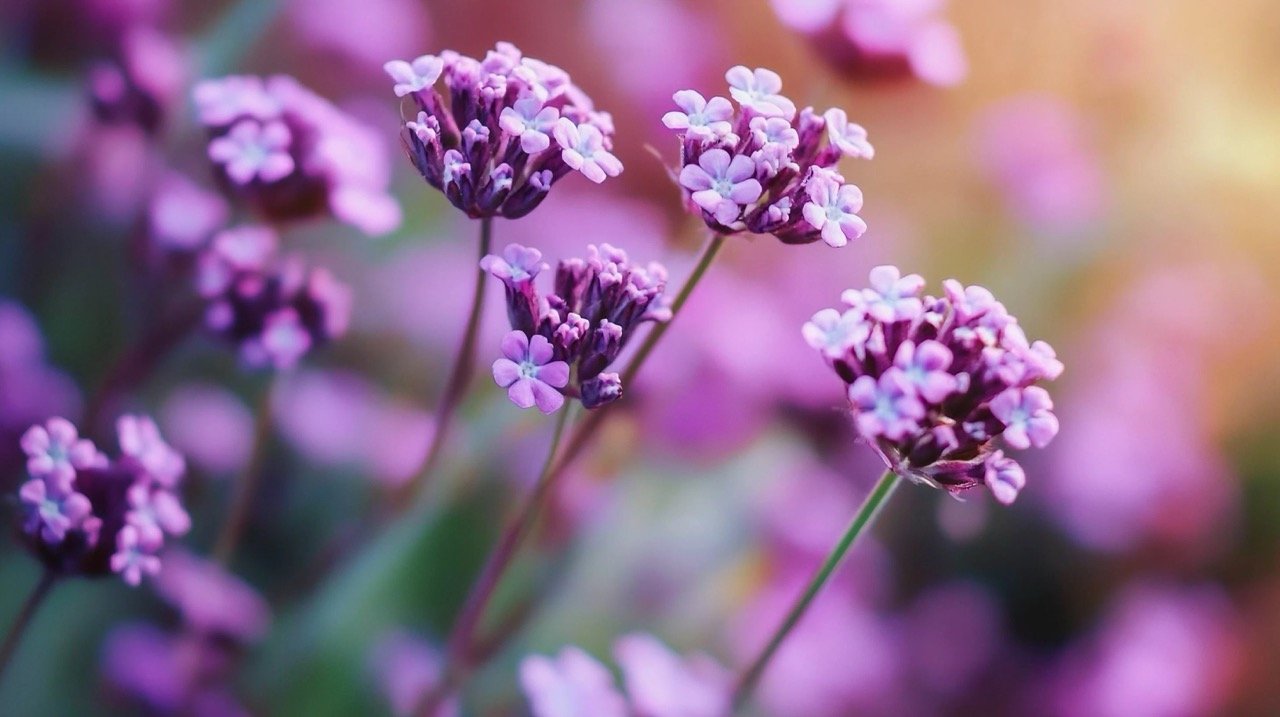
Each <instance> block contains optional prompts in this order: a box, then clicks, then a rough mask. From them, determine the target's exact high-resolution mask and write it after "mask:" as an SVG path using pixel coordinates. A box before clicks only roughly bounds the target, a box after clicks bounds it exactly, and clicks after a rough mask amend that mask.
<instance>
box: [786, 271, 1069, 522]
mask: <svg viewBox="0 0 1280 717" xmlns="http://www.w3.org/2000/svg"><path fill="white" fill-rule="evenodd" d="M943 286H944V289H945V293H944V295H943V296H942V297H941V298H934V297H932V296H923V297H922V296H921V295H920V292H921V289H922V288H923V287H924V279H923V278H921V277H920V276H919V275H917V274H910V275H907V276H902V274H901V273H900V272H899V271H898V269H897V268H896V267H893V266H878V267H876V268H875V269H872V270H871V286H870V287H869V288H866V289H861V290H857V289H850V290H848V291H846V292H844V294H843V295H842V297H841V298H842V299H843V301H844V303H845V304H847V306H848V308H846V309H844V310H843V311H841V310H837V309H824V310H822V311H819V312H818V313H817V314H815V315H814V316H813V319H812V320H811V321H810V322H809V323H807V324H805V326H804V331H803V333H804V337H805V340H806V341H807V342H808V343H809V345H810V346H812V347H813V348H814V349H817V350H818V351H819V352H821V353H822V355H823V357H824V358H825V359H826V360H827V362H828V363H829V364H830V365H831V366H832V368H834V369H835V371H836V373H837V374H838V375H839V376H840V378H841V379H842V380H843V381H844V382H845V383H846V384H848V385H849V389H848V394H849V401H850V403H851V405H852V408H853V411H854V417H855V421H856V424H857V430H858V433H859V434H860V435H861V436H862V437H863V438H865V439H866V440H867V441H868V442H869V443H870V444H871V445H872V446H873V447H875V448H876V450H877V451H878V452H879V453H880V454H881V456H882V457H883V458H884V459H885V461H886V462H888V464H889V465H890V467H891V468H893V470H895V471H896V472H898V473H899V474H900V475H903V476H906V477H909V478H912V479H914V480H918V481H921V482H924V483H928V484H930V485H933V486H935V487H939V488H943V489H945V490H947V491H950V492H952V493H956V492H959V491H962V490H966V489H968V488H972V487H974V486H976V485H978V484H986V486H987V487H988V488H990V489H991V492H992V494H993V495H995V497H996V499H997V500H999V501H1000V502H1002V503H1006V504H1007V503H1011V502H1013V500H1014V498H1016V497H1017V495H1018V491H1019V490H1021V489H1022V487H1023V485H1024V484H1025V483H1026V476H1025V474H1024V473H1023V470H1022V467H1021V466H1019V465H1018V463H1017V462H1015V461H1014V460H1013V459H1012V458H1009V457H1007V456H1005V455H1004V453H1003V451H1001V450H999V449H997V448H996V447H995V439H996V438H997V437H1001V438H1002V439H1003V442H1004V444H1005V445H1006V446H1008V447H1010V448H1016V449H1024V448H1029V447H1031V446H1035V447H1037V448H1043V447H1044V446H1046V445H1048V444H1049V441H1051V440H1052V439H1053V437H1054V436H1055V435H1056V434H1057V432H1058V419H1057V417H1056V416H1055V415H1054V414H1053V401H1052V400H1051V399H1050V398H1049V393H1048V391H1046V390H1045V389H1043V388H1041V387H1039V386H1036V385H1034V384H1035V383H1036V382H1038V381H1040V380H1042V379H1047V380H1053V379H1055V378H1057V377H1058V376H1059V375H1060V374H1061V373H1062V362H1060V361H1058V359H1057V357H1056V356H1055V354H1054V351H1053V348H1052V347H1051V346H1049V344H1047V343H1045V342H1043V341H1036V342H1035V343H1029V342H1028V341H1027V337H1026V335H1025V334H1024V333H1023V331H1022V329H1021V327H1019V326H1018V322H1017V319H1015V318H1014V317H1013V316H1011V315H1010V314H1009V312H1008V311H1006V310H1005V307H1004V305H1002V304H1001V303H1000V302H998V301H996V300H995V297H993V296H992V295H991V292H989V291H987V290H986V289H984V288H982V287H980V286H969V287H966V286H963V285H961V284H960V283H959V282H957V281H955V280H948V281H946V282H945V283H944V284H943Z"/></svg>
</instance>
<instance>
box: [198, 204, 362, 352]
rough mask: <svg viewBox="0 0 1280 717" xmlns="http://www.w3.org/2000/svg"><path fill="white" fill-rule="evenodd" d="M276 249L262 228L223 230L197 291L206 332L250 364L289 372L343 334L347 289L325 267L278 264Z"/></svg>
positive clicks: (290, 261) (203, 264)
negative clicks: (204, 301) (235, 348)
mask: <svg viewBox="0 0 1280 717" xmlns="http://www.w3.org/2000/svg"><path fill="white" fill-rule="evenodd" d="M278 243H279V242H278V239H277V237H276V234H275V232H273V231H272V230H270V229H268V228H266V227H256V226H248V227H239V228H235V229H228V230H226V231H223V232H220V233H219V234H217V235H216V236H214V238H213V240H212V241H211V242H210V244H209V247H208V248H207V249H206V250H205V251H204V252H203V253H202V254H201V255H200V258H199V272H198V276H197V285H198V289H199V291H200V294H201V295H202V296H203V297H204V298H205V299H207V300H208V302H209V304H208V308H207V309H206V311H205V324H206V326H207V327H208V328H209V329H210V330H211V331H213V332H214V333H216V334H218V335H219V336H222V337H224V338H226V339H228V340H229V341H231V342H233V343H234V344H236V345H237V346H238V347H239V349H240V354H241V356H242V357H243V358H244V360H245V362H246V363H248V364H249V365H251V366H272V367H274V368H278V369H287V368H291V367H293V366H294V365H296V364H297V362H298V360H299V359H300V358H302V356H303V355H304V354H306V353H307V351H309V350H310V349H311V348H312V347H315V346H320V345H322V344H324V343H327V342H328V341H330V340H332V339H334V338H337V337H339V336H341V335H342V334H344V333H346V330H347V324H348V322H349V320H350V317H351V290H350V289H349V288H347V287H346V286H345V285H344V284H342V283H340V282H339V281H338V280H337V279H334V278H333V275H332V274H330V273H329V271H328V270H327V269H324V268H314V269H312V270H311V271H310V272H308V271H307V270H306V268H305V267H304V266H303V264H302V262H301V260H300V259H298V258H297V257H292V256H291V257H285V258H283V259H281V258H279V257H278V256H277V246H278Z"/></svg>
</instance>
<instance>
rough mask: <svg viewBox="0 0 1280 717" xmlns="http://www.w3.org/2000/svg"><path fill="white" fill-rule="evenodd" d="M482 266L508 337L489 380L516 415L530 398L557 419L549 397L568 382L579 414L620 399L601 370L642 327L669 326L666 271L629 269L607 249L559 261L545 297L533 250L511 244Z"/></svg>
mask: <svg viewBox="0 0 1280 717" xmlns="http://www.w3.org/2000/svg"><path fill="white" fill-rule="evenodd" d="M480 266H481V267H482V268H483V269H484V270H485V271H487V272H489V273H490V274H492V275H493V276H495V277H497V278H499V279H501V280H502V283H503V285H504V286H505V287H506V296H507V316H508V318H509V319H510V321H511V328H512V329H514V331H512V332H511V333H510V334H508V335H507V337H506V338H505V339H504V340H503V353H504V354H505V355H506V358H505V359H499V360H498V362H497V363H495V364H494V367H493V372H494V373H493V377H494V380H495V381H497V382H498V384H499V385H501V386H503V387H504V388H506V387H511V400H512V401H513V402H515V403H516V405H518V406H520V407H521V408H528V407H529V406H532V405H533V404H534V402H535V401H534V400H532V399H534V398H535V397H536V399H537V400H536V403H537V404H538V407H539V408H540V409H541V410H542V411H543V412H544V413H550V412H552V411H555V410H556V409H557V408H559V407H560V404H561V403H562V400H561V399H559V398H558V394H557V397H553V396H552V394H554V393H556V392H555V391H551V390H550V389H553V388H555V389H559V388H565V387H566V386H567V385H568V383H569V380H570V378H571V377H572V378H573V379H575V386H574V387H570V391H577V395H578V396H579V397H580V398H581V400H582V405H583V406H584V407H586V408H596V407H598V406H602V405H604V404H606V403H610V402H612V401H616V400H617V399H618V398H619V397H621V396H622V388H623V387H622V381H621V378H620V377H619V376H618V374H616V373H605V369H607V368H609V365H610V364H612V363H613V361H614V359H616V358H617V357H618V354H620V353H621V352H622V349H623V348H624V347H625V346H626V344H627V342H628V341H629V340H630V339H631V337H632V336H634V335H635V331H636V329H637V328H638V327H639V326H640V324H642V323H644V322H646V321H666V320H667V319H668V318H669V314H670V312H669V310H668V309H667V308H666V307H665V306H664V305H663V303H662V292H663V290H664V289H665V288H666V284H667V271H666V269H665V268H663V267H662V265H661V264H657V263H650V264H649V266H648V267H640V266H636V265H633V264H632V263H631V261H630V259H628V258H627V253H626V252H624V251H622V250H621V249H617V248H615V247H612V246H609V245H608V244H602V245H600V246H599V247H596V246H594V245H590V246H588V247H587V258H586V259H578V258H574V259H566V260H563V261H561V262H560V264H559V266H557V267H556V276H555V287H554V291H553V292H552V293H550V294H546V295H541V294H539V293H538V290H537V287H535V286H534V280H535V279H537V277H538V274H540V273H541V272H542V271H543V270H544V269H546V268H547V265H546V264H545V263H544V262H543V261H542V252H540V251H538V250H537V249H531V248H528V247H524V246H520V245H519V244H509V245H508V246H507V248H506V249H505V250H503V253H502V255H501V256H499V255H496V254H490V255H489V256H486V257H485V258H484V259H482V260H481V262H480ZM561 367H564V368H563V370H562V368H561ZM570 367H572V368H573V369H574V370H573V371H572V372H569V371H568V369H569V368H570ZM517 387H518V388H517Z"/></svg>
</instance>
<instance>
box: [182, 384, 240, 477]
mask: <svg viewBox="0 0 1280 717" xmlns="http://www.w3.org/2000/svg"><path fill="white" fill-rule="evenodd" d="M160 420H161V423H163V424H164V432H165V434H166V435H168V436H169V440H170V441H172V442H173V445H174V446H175V447H176V448H177V449H178V450H180V451H182V452H183V453H184V454H185V455H186V456H187V457H188V458H190V459H191V460H192V461H193V462H194V463H195V464H197V465H199V466H200V467H201V468H203V469H205V470H207V471H210V472H212V473H215V474H228V473H234V472H235V471H238V470H240V469H241V468H243V467H244V466H245V464H246V463H247V462H248V460H249V453H250V451H251V450H252V444H253V415H252V414H251V413H250V412H249V409H248V408H247V407H246V406H245V405H244V403H243V402H242V401H241V400H240V399H239V398H237V397H236V396H235V394H233V393H231V392H230V391H227V390H225V389H222V388H218V387H217V386H214V385H212V384H201V383H192V384H187V385H185V386H181V387H179V388H177V389H175V390H174V391H173V393H171V394H170V395H169V397H168V399H166V400H165V403H164V407H163V408H162V409H161V411H160Z"/></svg>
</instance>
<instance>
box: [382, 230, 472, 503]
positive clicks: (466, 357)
mask: <svg viewBox="0 0 1280 717" xmlns="http://www.w3.org/2000/svg"><path fill="white" fill-rule="evenodd" d="M492 244H493V219H492V218H490V217H485V218H484V219H481V220H480V251H479V258H478V259H477V261H476V283H475V288H474V289H473V290H472V293H471V314H470V315H469V316H468V317H467V326H466V329H465V330H464V331H463V334H462V343H461V344H460V345H459V346H458V353H457V355H456V356H455V357H454V359H453V371H452V373H450V374H449V381H448V383H446V384H445V389H444V394H443V395H442V396H441V398H440V407H439V408H438V409H437V410H436V430H435V434H434V435H432V437H431V445H430V447H428V448H427V454H426V456H425V457H424V458H423V459H422V465H421V466H420V467H419V468H418V470H417V471H416V472H415V474H414V478H413V480H412V481H410V482H409V484H408V485H407V486H406V487H405V493H404V494H403V495H401V496H400V497H399V498H400V499H399V500H397V501H396V502H395V504H396V506H397V507H396V510H397V511H402V510H404V509H406V508H408V507H409V506H411V505H412V504H413V503H414V502H415V501H414V499H415V498H416V497H417V496H418V494H419V493H421V492H422V489H423V488H424V487H425V486H426V485H427V482H428V481H429V480H430V478H431V474H432V473H433V472H435V468H436V464H437V463H438V462H439V459H440V452H441V449H442V448H443V447H444V443H445V439H446V438H447V437H448V434H449V428H450V426H451V425H452V424H453V417H454V414H455V413H456V412H457V410H458V406H459V404H461V403H462V398H463V396H465V395H466V393H467V388H468V387H470V385H471V378H472V376H473V375H474V374H475V364H476V340H477V338H478V337H479V335H480V319H481V317H483V315H484V297H485V291H484V280H485V272H484V269H481V268H480V267H479V259H483V258H484V257H485V256H487V255H489V254H490V247H491V245H492Z"/></svg>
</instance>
